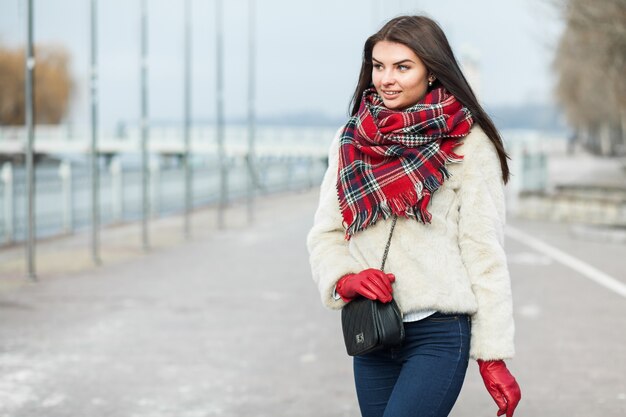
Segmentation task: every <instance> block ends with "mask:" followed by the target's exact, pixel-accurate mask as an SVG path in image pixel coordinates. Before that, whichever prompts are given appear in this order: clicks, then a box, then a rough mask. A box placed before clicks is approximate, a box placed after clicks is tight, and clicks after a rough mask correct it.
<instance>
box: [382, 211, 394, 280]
mask: <svg viewBox="0 0 626 417" xmlns="http://www.w3.org/2000/svg"><path fill="white" fill-rule="evenodd" d="M397 221H398V215H397V214H394V215H393V221H392V222H391V230H390V231H389V238H388V239H387V245H386V246H385V252H384V253H383V263H382V265H381V266H380V270H381V271H384V270H385V262H387V254H388V253H389V247H390V246H391V236H393V229H395V227H396V222H397Z"/></svg>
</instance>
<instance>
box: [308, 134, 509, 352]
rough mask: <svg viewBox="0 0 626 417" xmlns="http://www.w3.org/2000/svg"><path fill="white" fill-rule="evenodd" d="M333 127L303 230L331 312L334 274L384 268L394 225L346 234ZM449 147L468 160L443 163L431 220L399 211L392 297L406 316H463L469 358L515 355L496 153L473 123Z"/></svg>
mask: <svg viewBox="0 0 626 417" xmlns="http://www.w3.org/2000/svg"><path fill="white" fill-rule="evenodd" d="M340 131H341V130H340ZM340 131H339V132H340ZM339 132H338V134H337V135H336V136H335V139H334V140H333V142H332V144H331V147H330V151H329V159H328V160H329V167H328V170H327V171H326V174H325V175H324V179H323V182H322V185H321V189H320V200H319V206H318V208H317V211H316V213H315V219H314V225H313V227H312V228H311V230H310V232H309V234H308V237H307V246H308V249H309V254H310V263H311V270H312V273H313V279H314V281H315V282H316V283H317V285H318V288H319V291H320V294H321V297H322V302H323V303H324V304H325V305H326V306H327V307H329V308H331V309H340V308H341V307H343V306H344V304H345V303H344V302H343V301H342V300H335V299H334V298H333V296H332V293H333V289H334V286H335V284H336V282H337V281H338V280H339V278H341V277H342V276H343V275H345V274H348V273H356V272H359V271H361V270H363V269H366V268H380V263H381V259H382V254H383V251H384V248H385V244H386V242H387V237H388V235H389V228H390V225H391V221H390V220H382V219H381V220H379V221H378V222H377V223H376V224H374V225H372V226H370V227H368V228H367V229H366V230H364V231H362V232H357V233H356V234H355V235H354V236H353V237H352V238H351V239H350V240H349V241H346V240H345V239H344V235H345V229H344V227H343V225H342V218H341V213H340V211H339V201H338V198H337V190H336V181H337V163H338V151H339ZM454 151H455V153H458V154H461V155H464V159H463V161H462V162H459V163H450V164H448V165H446V166H447V168H448V170H449V172H450V174H451V176H450V178H448V179H447V180H445V181H444V183H443V185H442V186H441V187H440V188H439V189H438V190H437V191H436V192H435V193H433V196H432V199H431V202H430V205H429V208H428V210H429V212H430V213H431V214H432V220H431V223H429V224H423V223H419V222H417V221H416V220H413V219H407V218H402V217H400V218H398V223H397V225H396V228H395V230H394V234H393V239H392V243H391V248H390V250H389V255H388V257H387V263H386V265H385V271H386V272H392V273H393V274H394V275H395V276H396V282H395V284H393V288H394V297H395V299H396V301H397V302H398V304H399V306H400V308H401V310H402V311H403V312H404V313H408V312H412V311H417V310H423V309H433V310H438V311H440V312H443V313H452V312H456V313H468V314H470V315H471V318H472V329H471V344H470V356H471V357H472V358H474V359H483V360H493V359H507V358H512V357H513V355H514V346H513V335H514V323H513V308H512V298H511V283H510V277H509V271H508V267H507V262H506V255H505V252H504V234H503V228H504V224H505V205H504V183H503V181H502V171H501V168H500V160H499V158H498V155H497V152H496V149H495V147H494V146H493V144H492V143H491V141H490V140H489V138H488V137H487V136H486V135H485V133H484V132H483V131H482V129H481V128H480V127H479V126H477V125H474V126H473V127H472V130H471V131H470V133H469V135H468V136H466V137H465V138H464V139H463V144H462V145H460V146H458V147H457V148H455V150H454Z"/></svg>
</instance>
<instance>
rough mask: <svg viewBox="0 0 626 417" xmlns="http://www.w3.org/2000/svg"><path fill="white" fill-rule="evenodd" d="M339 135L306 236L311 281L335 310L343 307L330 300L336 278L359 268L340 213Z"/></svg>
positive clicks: (330, 153) (341, 302)
mask: <svg viewBox="0 0 626 417" xmlns="http://www.w3.org/2000/svg"><path fill="white" fill-rule="evenodd" d="M340 132H341V130H339V131H338V132H337V134H336V135H335V138H334V140H333V142H332V144H331V146H330V150H329V152H328V169H327V170H326V173H325V174H324V179H323V180H322V185H321V188H320V197H319V205H318V207H317V211H316V212H315V217H314V220H313V227H312V228H311V230H310V231H309V233H308V235H307V248H308V250H309V262H310V264H311V272H312V274H313V280H314V281H315V283H316V284H317V287H318V289H319V291H320V295H321V298H322V303H323V304H324V305H325V306H326V307H328V308H330V309H334V310H338V309H340V308H342V307H343V306H344V305H345V302H344V301H343V300H341V299H339V300H337V299H335V298H334V297H333V290H334V288H335V284H336V283H337V281H338V280H339V278H341V277H342V276H344V275H346V274H349V273H357V272H359V271H360V270H361V269H362V268H361V266H360V265H359V264H358V262H357V261H356V260H355V259H354V257H353V256H352V255H351V254H350V252H349V250H348V242H347V241H346V240H345V239H344V236H345V229H344V227H343V221H342V217H341V212H340V211H339V198H338V196H337V188H336V182H337V170H338V161H339V134H340Z"/></svg>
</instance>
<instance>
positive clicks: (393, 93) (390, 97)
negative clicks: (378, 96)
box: [382, 90, 400, 100]
mask: <svg viewBox="0 0 626 417" xmlns="http://www.w3.org/2000/svg"><path fill="white" fill-rule="evenodd" d="M382 93H383V97H384V98H386V99H388V100H393V99H394V98H397V97H398V96H399V95H400V91H392V90H388V91H385V90H383V91H382Z"/></svg>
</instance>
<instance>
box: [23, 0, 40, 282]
mask: <svg viewBox="0 0 626 417" xmlns="http://www.w3.org/2000/svg"><path fill="white" fill-rule="evenodd" d="M26 7H27V10H26V15H27V19H28V22H27V25H26V28H27V29H26V39H27V43H26V74H25V75H26V91H25V94H26V130H27V134H28V139H27V147H26V189H27V195H28V207H27V210H28V213H27V219H28V220H27V231H26V233H27V237H26V263H27V271H28V277H29V278H30V279H31V280H33V281H36V280H37V276H36V275H35V226H36V225H35V160H34V159H35V158H34V154H33V146H34V142H35V127H34V124H35V103H34V100H33V97H34V91H35V86H34V75H35V74H34V73H35V55H34V50H33V0H27V2H26Z"/></svg>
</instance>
